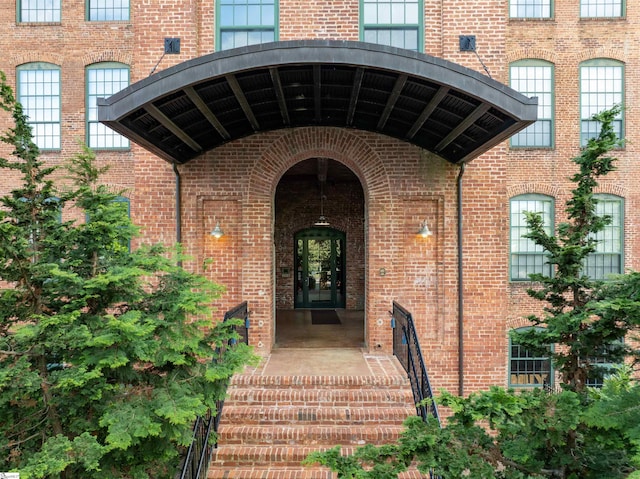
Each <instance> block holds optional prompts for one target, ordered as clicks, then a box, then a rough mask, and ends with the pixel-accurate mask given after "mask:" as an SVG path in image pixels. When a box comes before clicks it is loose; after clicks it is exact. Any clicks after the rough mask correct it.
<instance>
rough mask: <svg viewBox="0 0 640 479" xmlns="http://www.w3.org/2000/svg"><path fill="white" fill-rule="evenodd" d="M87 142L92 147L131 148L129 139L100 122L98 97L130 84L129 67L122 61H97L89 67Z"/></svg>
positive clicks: (110, 93)
mask: <svg viewBox="0 0 640 479" xmlns="http://www.w3.org/2000/svg"><path fill="white" fill-rule="evenodd" d="M86 81H87V144H88V145H89V147H90V148H112V149H117V148H129V140H127V139H126V138H125V137H123V136H122V135H120V134H119V133H116V132H115V131H113V130H112V129H111V128H109V127H108V126H106V125H103V124H102V123H99V122H98V105H97V99H98V98H106V97H109V96H111V95H113V94H114V93H117V92H119V91H120V90H122V89H123V88H125V87H127V86H128V85H129V68H128V67H127V66H126V65H123V64H122V63H96V64H95V65H91V66H90V67H88V68H87V77H86Z"/></svg>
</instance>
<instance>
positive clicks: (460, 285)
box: [457, 163, 465, 397]
mask: <svg viewBox="0 0 640 479" xmlns="http://www.w3.org/2000/svg"><path fill="white" fill-rule="evenodd" d="M464 167H465V164H464V163H462V164H461V165H460V173H458V184H457V191H458V395H459V396H460V397H462V396H464V275H463V273H462V175H463V174H464Z"/></svg>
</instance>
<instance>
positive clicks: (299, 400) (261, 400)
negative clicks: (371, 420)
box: [223, 388, 413, 413]
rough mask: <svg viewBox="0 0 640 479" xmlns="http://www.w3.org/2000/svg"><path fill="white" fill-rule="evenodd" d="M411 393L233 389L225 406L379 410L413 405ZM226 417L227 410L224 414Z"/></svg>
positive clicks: (401, 391) (399, 391) (392, 390)
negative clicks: (341, 406) (324, 405)
mask: <svg viewBox="0 0 640 479" xmlns="http://www.w3.org/2000/svg"><path fill="white" fill-rule="evenodd" d="M412 402H413V397H412V395H411V390H408V389H398V390H395V389H356V388H354V389H333V390H332V389H299V390H290V389H251V390H249V389H230V390H228V391H227V398H226V399H225V405H226V404H230V403H233V404H235V405H256V404H265V405H267V404H273V405H296V404H301V405H306V406H315V405H319V404H332V405H336V406H340V405H349V404H354V405H358V406H378V405H380V404H397V405H402V406H406V405H407V404H412ZM223 413H224V410H223Z"/></svg>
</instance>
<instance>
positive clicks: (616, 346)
mask: <svg viewBox="0 0 640 479" xmlns="http://www.w3.org/2000/svg"><path fill="white" fill-rule="evenodd" d="M621 348H624V341H614V342H612V343H609V344H607V345H605V346H603V347H602V348H599V351H598V352H599V353H600V354H596V355H593V356H592V357H590V358H589V363H590V365H591V371H590V372H589V376H588V377H587V380H586V384H587V386H590V387H593V388H601V387H602V386H603V385H604V380H605V379H606V378H607V377H609V376H610V375H611V374H612V373H614V372H615V370H616V369H617V368H619V367H620V366H621V364H620V363H618V362H613V361H612V359H611V356H612V353H615V352H616V350H617V351H619V350H620V349H621ZM618 357H619V355H618Z"/></svg>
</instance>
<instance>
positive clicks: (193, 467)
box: [175, 301, 249, 479]
mask: <svg viewBox="0 0 640 479" xmlns="http://www.w3.org/2000/svg"><path fill="white" fill-rule="evenodd" d="M232 318H236V319H242V320H244V322H243V324H242V325H238V326H236V327H235V330H236V332H237V333H238V336H240V339H239V341H240V342H242V343H245V344H249V310H248V307H247V302H246V301H244V302H243V303H240V304H239V305H237V306H236V307H235V308H232V309H230V310H229V311H227V312H226V313H225V315H224V319H223V321H228V320H229V319H232ZM236 342H237V341H236V340H230V341H229V344H228V345H226V346H224V347H229V346H232V345H233V344H235V343H236ZM223 353H224V350H218V351H216V354H215V357H214V358H213V361H215V360H216V358H217V357H220V356H221V355H222V354H223ZM225 389H226V387H225ZM223 405H224V400H222V399H220V400H218V401H216V414H215V415H213V414H211V411H210V410H209V411H208V412H207V414H206V415H205V416H201V417H198V418H197V419H196V421H195V423H194V425H193V439H192V441H191V445H190V446H189V448H188V449H187V451H186V453H185V456H184V458H183V459H182V460H181V462H180V467H179V468H178V472H177V473H176V475H175V479H206V477H207V471H208V469H209V462H210V460H211V455H212V454H213V450H214V449H215V448H216V446H217V445H216V444H215V443H214V442H213V441H212V440H211V436H212V433H215V432H217V430H218V424H219V422H220V414H221V413H222V407H223Z"/></svg>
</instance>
